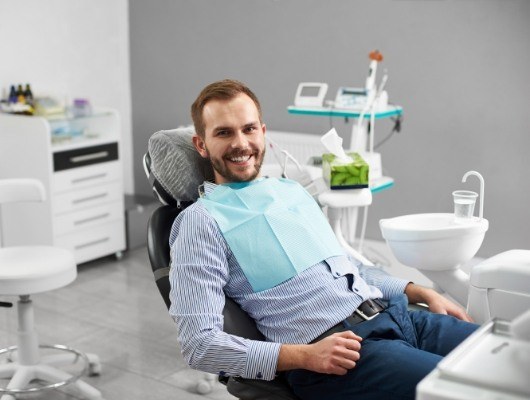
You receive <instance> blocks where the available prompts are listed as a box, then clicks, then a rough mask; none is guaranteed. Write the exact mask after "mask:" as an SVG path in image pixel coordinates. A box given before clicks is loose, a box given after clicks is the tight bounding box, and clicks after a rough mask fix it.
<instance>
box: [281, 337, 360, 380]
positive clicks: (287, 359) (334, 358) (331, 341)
mask: <svg viewBox="0 0 530 400" xmlns="http://www.w3.org/2000/svg"><path fill="white" fill-rule="evenodd" d="M361 341H362V338H361V337H360V336H357V335H356V334H355V333H353V332H352V331H344V332H339V333H334V334H333V335H330V336H327V337H325V338H324V339H322V340H320V341H318V342H316V343H312V344H308V345H282V347H281V349H280V356H279V360H278V371H284V370H288V369H298V368H301V369H307V370H310V371H314V372H320V373H323V374H335V375H345V374H346V373H347V372H348V370H350V369H352V368H354V367H355V366H356V365H357V361H358V360H359V358H360V355H359V350H360V349H361Z"/></svg>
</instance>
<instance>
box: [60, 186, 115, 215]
mask: <svg viewBox="0 0 530 400" xmlns="http://www.w3.org/2000/svg"><path fill="white" fill-rule="evenodd" d="M114 201H123V193H122V185H121V182H120V181H115V182H111V183H110V184H106V185H99V186H95V187H88V188H85V189H79V190H75V191H73V192H66V193H63V194H57V195H55V196H54V199H53V211H54V214H61V213H66V212H69V211H76V210H82V209H86V208H89V207H95V206H99V205H102V204H106V203H111V202H114Z"/></svg>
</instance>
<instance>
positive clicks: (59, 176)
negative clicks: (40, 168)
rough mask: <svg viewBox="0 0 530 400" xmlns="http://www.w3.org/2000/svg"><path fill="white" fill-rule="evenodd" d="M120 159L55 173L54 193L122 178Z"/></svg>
mask: <svg viewBox="0 0 530 400" xmlns="http://www.w3.org/2000/svg"><path fill="white" fill-rule="evenodd" d="M121 178H122V173H121V165H120V163H119V161H111V162H106V163H102V164H96V165H90V166H87V167H81V168H76V169H68V170H65V171H60V172H56V173H55V174H53V191H54V193H60V192H65V191H68V190H72V189H77V188H84V187H87V186H94V185H100V184H103V183H108V182H111V181H116V180H121Z"/></svg>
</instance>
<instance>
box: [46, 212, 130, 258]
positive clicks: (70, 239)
mask: <svg viewBox="0 0 530 400" xmlns="http://www.w3.org/2000/svg"><path fill="white" fill-rule="evenodd" d="M54 245H55V246H58V247H63V248H66V249H69V250H71V251H73V252H74V257H75V261H76V262H77V263H82V262H85V261H88V260H93V259H95V258H99V257H103V256H106V255H109V254H112V253H116V252H118V251H122V250H124V249H125V220H124V219H121V220H118V221H114V222H111V223H108V224H103V225H100V226H97V227H93V228H88V229H83V230H81V231H79V232H77V233H73V234H67V235H61V236H56V237H55V240H54Z"/></svg>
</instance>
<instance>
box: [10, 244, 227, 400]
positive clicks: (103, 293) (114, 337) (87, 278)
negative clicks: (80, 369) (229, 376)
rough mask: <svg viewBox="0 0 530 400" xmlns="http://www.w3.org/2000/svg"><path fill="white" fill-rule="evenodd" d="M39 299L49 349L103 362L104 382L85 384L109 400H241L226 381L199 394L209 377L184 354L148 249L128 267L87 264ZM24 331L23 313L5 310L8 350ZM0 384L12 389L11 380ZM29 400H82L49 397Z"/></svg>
mask: <svg viewBox="0 0 530 400" xmlns="http://www.w3.org/2000/svg"><path fill="white" fill-rule="evenodd" d="M32 298H33V303H34V308H35V323H36V326H37V331H38V333H39V337H40V340H41V343H47V344H55V343H59V344H64V345H67V346H70V347H74V348H77V349H79V350H81V351H84V352H89V353H95V354H97V355H98V356H99V358H100V360H101V362H102V373H101V375H100V376H98V377H85V378H83V379H84V380H85V382H87V383H89V384H91V385H93V386H95V387H96V388H98V389H99V390H100V391H101V392H102V394H103V396H104V398H105V399H106V400H124V399H127V400H137V399H138V400H139V399H142V400H143V399H149V400H162V399H164V400H169V399H172V400H181V399H182V400H183V399H186V400H187V399H190V400H200V399H203V400H204V399H217V400H222V399H234V397H232V396H230V395H229V394H228V392H227V391H226V389H225V387H224V386H223V385H221V384H220V383H218V382H216V383H215V385H214V389H213V391H212V392H211V393H209V394H208V395H205V396H203V395H200V394H198V393H197V391H196V389H195V386H196V382H197V381H198V379H199V378H201V377H202V376H203V375H201V373H198V372H196V371H192V370H190V369H189V368H188V367H187V366H186V365H185V362H184V361H183V359H182V357H181V355H180V350H179V348H178V345H177V343H176V331H175V328H174V325H173V321H172V320H171V319H170V317H169V316H168V314H167V309H166V306H165V304H164V303H163V301H162V298H161V297H160V295H159V293H158V290H157V288H156V285H155V284H154V280H153V278H152V273H151V269H150V267H149V261H148V257H147V252H146V249H145V248H141V249H137V250H133V251H131V252H128V253H126V254H125V257H124V258H123V259H122V260H120V261H116V260H115V259H114V258H113V257H109V258H105V259H101V260H98V261H95V262H91V263H87V264H84V265H81V266H80V267H79V273H78V277H77V279H76V281H75V282H73V283H72V284H70V285H69V286H67V287H64V288H61V289H58V290H55V291H52V292H49V293H45V294H40V295H34V296H32ZM0 300H4V301H13V300H16V299H13V298H8V297H5V296H4V297H1V296H0ZM16 330H17V317H16V310H15V308H11V309H8V308H0V348H3V347H6V346H10V345H13V344H15V342H16ZM0 384H1V385H2V386H5V384H6V380H0ZM21 398H24V399H46V400H48V399H49V400H67V399H68V400H72V399H77V398H78V397H75V396H73V395H67V394H66V393H64V391H47V392H42V393H41V394H39V395H36V394H32V395H26V396H24V397H21Z"/></svg>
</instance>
